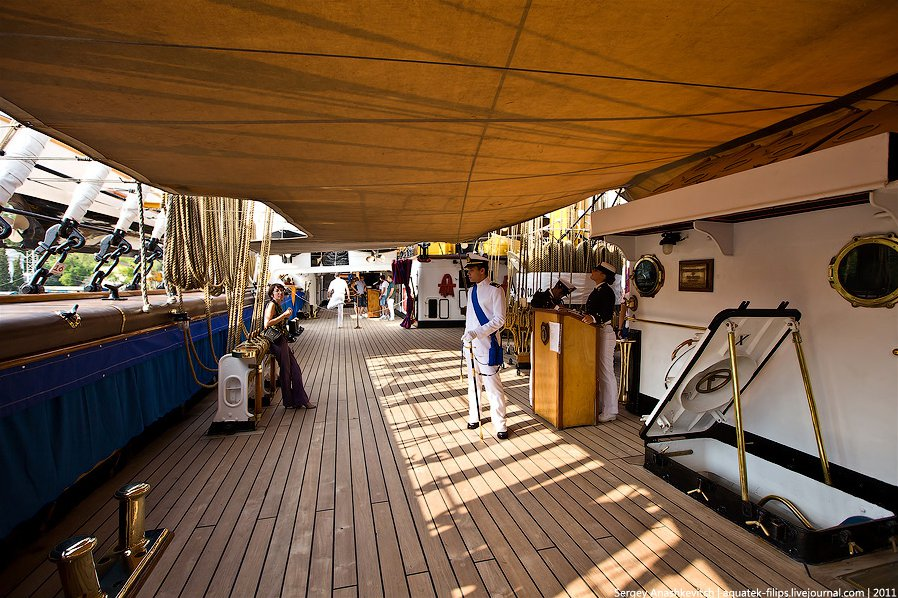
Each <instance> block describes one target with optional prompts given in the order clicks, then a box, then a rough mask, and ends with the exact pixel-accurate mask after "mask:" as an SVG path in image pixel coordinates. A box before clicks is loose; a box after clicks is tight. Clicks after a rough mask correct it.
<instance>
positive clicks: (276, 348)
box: [264, 283, 316, 409]
mask: <svg viewBox="0 0 898 598" xmlns="http://www.w3.org/2000/svg"><path fill="white" fill-rule="evenodd" d="M268 299H269V301H268V302H267V303H266V304H265V317H264V322H265V323H264V328H269V327H276V328H277V327H279V328H283V329H284V330H283V334H281V338H279V339H278V341H277V342H276V343H274V344H273V345H272V346H271V352H272V353H273V354H274V357H275V359H277V361H278V365H279V366H280V368H281V373H280V376H279V379H280V385H281V399H282V400H283V403H284V407H287V408H288V409H292V408H296V407H305V408H306V409H314V408H315V407H316V405H315V404H314V403H312V402H311V401H309V395H308V394H306V389H305V388H304V387H303V385H302V372H301V371H300V369H299V364H298V363H297V362H296V356H294V355H293V351H292V350H291V349H290V345H289V344H287V330H286V322H287V320H288V319H289V318H290V316H291V315H292V313H293V311H292V310H290V309H287V310H286V311H283V310H281V302H282V301H283V300H284V285H282V284H279V283H274V284H272V285H269V287H268Z"/></svg>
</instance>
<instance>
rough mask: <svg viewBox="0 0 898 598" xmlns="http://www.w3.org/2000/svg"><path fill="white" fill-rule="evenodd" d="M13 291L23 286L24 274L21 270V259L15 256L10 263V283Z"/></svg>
mask: <svg viewBox="0 0 898 598" xmlns="http://www.w3.org/2000/svg"><path fill="white" fill-rule="evenodd" d="M11 284H12V287H13V289H18V288H19V287H20V286H22V285H23V284H25V272H24V271H23V270H22V258H20V257H18V256H16V258H15V259H14V260H13V262H12V281H11Z"/></svg>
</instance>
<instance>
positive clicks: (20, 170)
mask: <svg viewBox="0 0 898 598" xmlns="http://www.w3.org/2000/svg"><path fill="white" fill-rule="evenodd" d="M49 139H50V138H49V137H47V136H46V135H44V134H43V133H39V132H37V131H35V130H34V129H19V130H18V131H16V134H15V135H13V137H12V139H10V141H9V144H8V145H7V146H6V148H5V153H6V156H8V158H9V159H7V160H0V207H3V206H5V205H6V204H8V203H9V199H10V198H11V197H12V196H13V194H14V193H15V192H16V191H17V190H18V188H19V187H21V186H22V185H23V184H24V183H25V181H26V180H27V179H28V176H29V175H30V174H31V171H32V170H34V165H35V164H37V159H38V157H39V156H40V155H41V152H43V151H44V147H45V146H46V145H47V141H48V140H49Z"/></svg>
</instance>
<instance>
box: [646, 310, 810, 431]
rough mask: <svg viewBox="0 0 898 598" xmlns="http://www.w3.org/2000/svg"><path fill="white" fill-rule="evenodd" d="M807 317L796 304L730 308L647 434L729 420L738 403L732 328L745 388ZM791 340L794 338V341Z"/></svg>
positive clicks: (711, 330)
mask: <svg viewBox="0 0 898 598" xmlns="http://www.w3.org/2000/svg"><path fill="white" fill-rule="evenodd" d="M799 318H801V313H800V312H799V311H798V310H795V309H780V308H778V309H748V308H739V309H727V310H724V311H722V312H720V313H719V314H717V315H716V316H715V317H714V319H713V320H712V321H711V323H710V324H709V325H708V330H707V332H706V333H705V334H704V336H703V339H702V341H701V343H700V344H699V346H698V348H697V349H696V350H695V352H694V355H693V357H692V361H690V363H689V365H687V366H686V368H685V369H684V370H683V372H682V373H681V374H680V375H679V377H678V378H677V379H676V381H675V382H674V383H673V384H672V385H671V386H670V388H669V389H668V391H667V395H666V396H665V397H664V399H663V400H662V401H661V402H659V403H658V405H657V406H656V407H655V409H654V410H653V411H652V413H651V415H649V417H648V419H647V421H646V425H645V427H644V428H643V430H642V432H641V433H640V435H641V436H642V437H643V438H645V439H658V438H663V437H669V436H684V435H692V434H698V433H700V432H704V431H706V430H707V429H708V428H710V427H711V426H712V425H714V424H715V423H717V422H723V421H726V414H727V411H728V410H729V409H730V408H731V406H732V403H733V380H732V368H731V364H730V349H729V332H730V330H732V331H733V335H734V336H733V341H734V344H735V347H736V369H737V374H738V378H739V387H740V393H741V392H742V391H744V390H745V388H746V387H747V386H748V385H749V384H750V383H751V381H752V380H753V379H754V378H755V376H756V375H757V374H758V373H759V372H760V371H761V369H762V368H763V367H764V364H765V363H767V361H768V360H769V359H770V356H771V355H772V354H773V353H774V352H775V351H776V350H777V348H779V346H780V345H781V344H782V343H783V341H784V340H786V337H787V336H788V335H789V334H790V333H791V331H792V326H793V323H795V322H797V321H798V319H799ZM790 342H791V341H790Z"/></svg>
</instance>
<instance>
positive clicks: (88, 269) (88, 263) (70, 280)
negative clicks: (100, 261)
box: [47, 253, 97, 287]
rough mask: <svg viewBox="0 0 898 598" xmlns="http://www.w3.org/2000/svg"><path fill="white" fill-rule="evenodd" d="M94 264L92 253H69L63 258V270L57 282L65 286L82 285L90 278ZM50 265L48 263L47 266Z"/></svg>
mask: <svg viewBox="0 0 898 598" xmlns="http://www.w3.org/2000/svg"><path fill="white" fill-rule="evenodd" d="M96 265H97V262H96V260H94V256H93V254H92V253H70V254H69V256H68V257H67V258H66V260H65V271H63V273H62V274H60V275H59V284H61V285H63V286H67V287H80V286H84V285H85V284H87V282H88V281H89V280H90V277H91V275H92V274H93V271H94V267H95V266H96ZM51 266H52V264H49V265H48V266H47V267H51ZM48 283H49V281H48Z"/></svg>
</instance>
